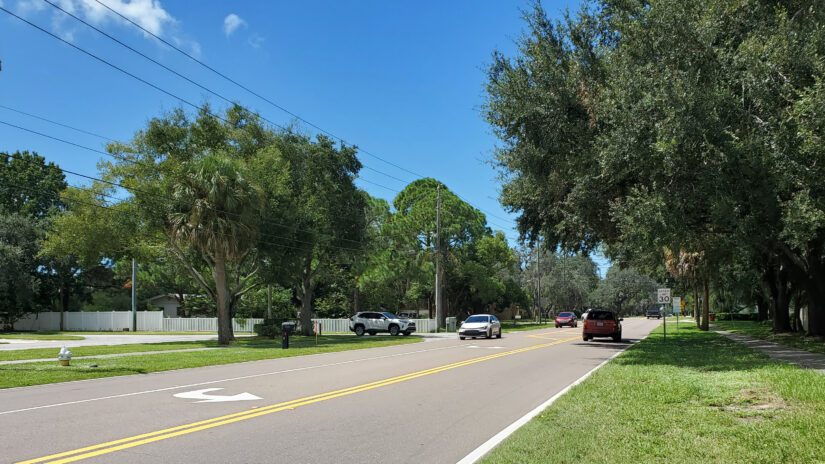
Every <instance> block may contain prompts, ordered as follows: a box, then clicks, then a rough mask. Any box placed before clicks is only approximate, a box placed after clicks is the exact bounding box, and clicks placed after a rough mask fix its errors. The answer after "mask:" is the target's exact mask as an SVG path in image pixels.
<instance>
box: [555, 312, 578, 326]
mask: <svg viewBox="0 0 825 464" xmlns="http://www.w3.org/2000/svg"><path fill="white" fill-rule="evenodd" d="M565 325H569V326H570V327H578V326H579V320H578V318H576V313H571V312H563V313H559V315H558V316H556V328H558V327H562V326H565Z"/></svg>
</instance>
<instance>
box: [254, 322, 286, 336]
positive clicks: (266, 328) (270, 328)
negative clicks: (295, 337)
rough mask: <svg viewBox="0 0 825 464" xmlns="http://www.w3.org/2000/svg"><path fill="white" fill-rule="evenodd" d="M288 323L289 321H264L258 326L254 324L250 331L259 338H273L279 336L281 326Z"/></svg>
mask: <svg viewBox="0 0 825 464" xmlns="http://www.w3.org/2000/svg"><path fill="white" fill-rule="evenodd" d="M284 322H290V320H289V319H264V321H263V322H262V323H260V324H255V325H254V326H253V327H252V330H254V331H255V333H256V334H257V335H258V336H259V337H269V338H275V337H279V336H281V324H283V323H284Z"/></svg>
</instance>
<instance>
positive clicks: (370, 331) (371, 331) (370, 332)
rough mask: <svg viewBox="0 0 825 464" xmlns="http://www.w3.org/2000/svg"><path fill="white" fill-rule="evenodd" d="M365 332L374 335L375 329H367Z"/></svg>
mask: <svg viewBox="0 0 825 464" xmlns="http://www.w3.org/2000/svg"><path fill="white" fill-rule="evenodd" d="M367 333H368V334H370V335H375V331H374V330H369V331H367Z"/></svg>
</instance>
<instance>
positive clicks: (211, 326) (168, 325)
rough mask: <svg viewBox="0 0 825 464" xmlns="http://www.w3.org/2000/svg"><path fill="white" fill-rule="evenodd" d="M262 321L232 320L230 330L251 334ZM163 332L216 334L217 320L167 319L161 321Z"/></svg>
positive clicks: (212, 318)
mask: <svg viewBox="0 0 825 464" xmlns="http://www.w3.org/2000/svg"><path fill="white" fill-rule="evenodd" d="M263 321H264V320H263V319H238V318H235V319H233V320H232V330H233V331H235V332H252V330H253V329H254V327H255V324H260V323H262V322H263ZM163 331H164V332H217V331H218V318H216V317H167V318H164V319H163Z"/></svg>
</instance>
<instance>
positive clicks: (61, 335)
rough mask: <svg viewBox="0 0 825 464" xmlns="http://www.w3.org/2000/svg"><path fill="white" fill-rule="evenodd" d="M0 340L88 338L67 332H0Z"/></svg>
mask: <svg viewBox="0 0 825 464" xmlns="http://www.w3.org/2000/svg"><path fill="white" fill-rule="evenodd" d="M0 338H5V339H14V340H83V339H84V338H86V337H81V336H80V335H76V334H67V333H65V332H0Z"/></svg>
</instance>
